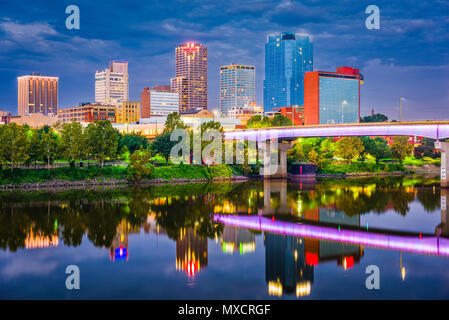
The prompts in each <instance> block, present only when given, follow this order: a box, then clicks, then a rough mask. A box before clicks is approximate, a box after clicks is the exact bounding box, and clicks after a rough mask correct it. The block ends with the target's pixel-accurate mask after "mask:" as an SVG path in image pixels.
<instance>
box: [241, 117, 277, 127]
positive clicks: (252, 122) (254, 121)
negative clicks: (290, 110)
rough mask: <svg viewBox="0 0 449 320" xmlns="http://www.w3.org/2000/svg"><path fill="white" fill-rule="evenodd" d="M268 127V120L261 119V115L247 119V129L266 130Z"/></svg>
mask: <svg viewBox="0 0 449 320" xmlns="http://www.w3.org/2000/svg"><path fill="white" fill-rule="evenodd" d="M270 125H271V124H270V118H268V117H267V116H264V117H262V116H261V115H255V116H253V117H251V118H249V119H248V122H247V123H246V127H247V128H266V127H269V126H270Z"/></svg>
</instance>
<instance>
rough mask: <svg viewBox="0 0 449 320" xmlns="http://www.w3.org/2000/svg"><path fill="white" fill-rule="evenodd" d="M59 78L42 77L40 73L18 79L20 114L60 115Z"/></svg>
mask: <svg viewBox="0 0 449 320" xmlns="http://www.w3.org/2000/svg"><path fill="white" fill-rule="evenodd" d="M58 80H59V78H58V77H46V76H41V75H39V73H33V74H31V75H27V76H23V77H18V78H17V82H18V95H17V96H18V99H17V100H18V101H17V102H18V114H19V116H26V115H28V114H30V113H43V114H44V115H57V114H58Z"/></svg>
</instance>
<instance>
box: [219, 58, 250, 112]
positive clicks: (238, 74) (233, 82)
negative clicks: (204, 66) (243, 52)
mask: <svg viewBox="0 0 449 320" xmlns="http://www.w3.org/2000/svg"><path fill="white" fill-rule="evenodd" d="M253 101H256V68H255V67H254V66H245V65H237V64H231V65H229V66H222V67H220V111H221V113H222V114H224V115H228V113H229V111H230V110H231V109H232V108H234V107H243V106H245V105H249V103H250V102H253Z"/></svg>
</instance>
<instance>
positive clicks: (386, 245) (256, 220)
mask: <svg viewBox="0 0 449 320" xmlns="http://www.w3.org/2000/svg"><path fill="white" fill-rule="evenodd" d="M214 220H215V221H219V222H221V223H223V224H225V225H233V226H237V227H242V228H249V229H255V230H261V231H268V232H273V233H279V234H283V235H291V236H297V237H308V238H315V239H321V240H330V241H337V242H347V243H354V244H361V245H365V246H370V247H378V248H383V249H390V250H400V251H409V252H416V253H423V254H433V255H439V256H449V239H445V238H438V239H437V237H427V238H422V239H420V238H419V237H418V238H417V237H406V236H394V235H385V234H378V233H369V232H361V231H354V230H342V229H341V230H340V231H338V229H334V228H330V227H321V226H314V225H304V224H296V223H290V222H284V221H274V222H273V221H272V220H270V219H268V218H265V217H261V216H232V215H217V214H216V215H214Z"/></svg>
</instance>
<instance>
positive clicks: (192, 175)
mask: <svg viewBox="0 0 449 320" xmlns="http://www.w3.org/2000/svg"><path fill="white" fill-rule="evenodd" d="M128 174H129V167H105V168H100V167H97V166H91V167H85V168H75V167H73V168H70V167H62V168H55V169H50V170H47V169H14V172H13V173H11V171H10V170H0V185H10V184H14V185H19V184H23V183H40V182H45V181H49V180H61V181H80V180H93V179H120V180H124V179H127V178H128V176H129V175H128ZM220 177H223V178H229V177H232V169H231V168H230V167H229V166H227V165H218V166H211V167H206V166H193V165H183V164H180V165H173V166H166V167H165V166H164V167H154V168H153V170H152V172H151V175H150V176H148V177H144V178H146V179H164V180H171V179H181V178H183V179H206V180H213V179H217V178H220Z"/></svg>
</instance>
